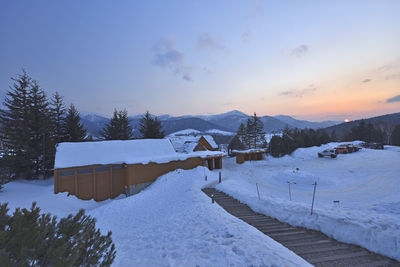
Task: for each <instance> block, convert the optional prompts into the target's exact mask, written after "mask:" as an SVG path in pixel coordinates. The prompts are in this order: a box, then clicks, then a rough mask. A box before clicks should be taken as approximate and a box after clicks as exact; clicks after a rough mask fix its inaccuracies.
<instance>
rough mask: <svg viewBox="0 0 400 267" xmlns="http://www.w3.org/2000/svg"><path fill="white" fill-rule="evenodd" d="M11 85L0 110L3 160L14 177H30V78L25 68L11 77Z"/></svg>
mask: <svg viewBox="0 0 400 267" xmlns="http://www.w3.org/2000/svg"><path fill="white" fill-rule="evenodd" d="M11 80H12V81H13V85H12V87H10V90H9V91H8V92H7V94H6V97H5V100H4V107H5V109H2V110H0V124H2V127H1V133H0V134H1V136H2V141H3V143H4V147H5V150H6V155H5V157H4V160H5V161H7V162H8V163H7V165H8V166H9V167H10V168H11V169H12V170H13V173H14V174H15V176H16V177H30V176H31V169H32V162H31V160H30V157H29V149H30V147H29V143H30V129H29V124H28V121H29V119H30V114H29V112H30V102H29V101H30V98H29V92H30V88H31V86H32V79H31V78H30V77H29V76H28V74H27V73H26V71H25V70H23V72H22V74H20V75H18V76H17V78H11Z"/></svg>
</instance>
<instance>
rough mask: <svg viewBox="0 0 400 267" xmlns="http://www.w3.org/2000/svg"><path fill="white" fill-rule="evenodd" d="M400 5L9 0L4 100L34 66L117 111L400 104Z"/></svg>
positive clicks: (2, 65) (83, 97)
mask: <svg viewBox="0 0 400 267" xmlns="http://www.w3.org/2000/svg"><path fill="white" fill-rule="evenodd" d="M154 6H156V7H157V8H154ZM399 13H400V2H399V1H379V2H377V1H356V0H354V1H343V2H338V1H329V2H323V3H318V2H317V3H310V2H304V1H299V2H281V1H271V2H259V1H249V2H239V1H230V2H218V3H214V2H211V1H207V2H179V1H171V2H168V3H166V2H135V3H131V2H125V1H124V2H118V3H110V2H105V1H96V2H91V1H87V2H86V1H85V2H78V1H68V2H57V3H55V2H52V1H42V2H40V3H38V2H30V1H19V2H11V1H10V2H3V3H2V4H0V25H2V26H3V27H0V34H1V35H2V36H3V37H4V38H3V41H2V42H1V43H0V58H2V60H1V61H0V97H1V98H2V99H1V102H3V99H4V95H5V92H6V91H7V90H8V88H9V86H10V85H11V80H10V77H15V76H16V75H17V74H19V73H21V70H22V68H25V69H26V71H27V72H28V74H29V75H30V76H31V77H32V78H33V79H36V80H38V81H39V84H40V85H41V87H42V88H43V89H45V91H46V92H47V93H48V94H49V95H51V94H53V93H54V92H55V91H56V90H57V91H58V92H59V93H60V94H61V95H62V96H64V98H65V102H66V103H74V104H75V105H76V106H77V108H78V110H79V111H81V113H85V112H87V113H93V114H99V115H101V116H105V117H110V116H111V114H112V112H113V110H114V109H118V110H121V109H126V110H127V111H128V113H129V114H131V115H132V116H133V115H136V114H142V113H143V112H144V111H146V110H149V111H150V112H151V113H152V114H158V116H159V115H162V114H168V115H171V116H185V115H190V114H200V115H191V116H204V115H205V116H206V115H211V114H221V113H225V112H227V111H232V110H239V111H241V112H243V113H245V114H252V113H253V112H256V113H257V115H259V116H277V115H282V114H284V115H288V116H291V117H294V118H296V119H301V120H308V121H326V120H331V121H344V120H346V119H348V120H357V119H362V118H369V117H375V116H380V115H385V114H389V113H396V112H399V111H400V50H399V49H398V47H400V27H399V26H400V16H398V14H399ZM15 14H18V16H16V15H15ZM171 14H172V16H171ZM149 18H151V19H149Z"/></svg>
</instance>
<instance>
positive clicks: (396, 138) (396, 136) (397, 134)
mask: <svg viewBox="0 0 400 267" xmlns="http://www.w3.org/2000/svg"><path fill="white" fill-rule="evenodd" d="M390 142H391V144H392V145H395V146H400V124H398V125H396V127H394V130H393V132H392V135H391V136H390Z"/></svg>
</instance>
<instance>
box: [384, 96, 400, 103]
mask: <svg viewBox="0 0 400 267" xmlns="http://www.w3.org/2000/svg"><path fill="white" fill-rule="evenodd" d="M393 102H400V95H396V96H394V97H392V98H389V99H387V100H386V103H393Z"/></svg>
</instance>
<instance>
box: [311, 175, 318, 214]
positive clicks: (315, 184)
mask: <svg viewBox="0 0 400 267" xmlns="http://www.w3.org/2000/svg"><path fill="white" fill-rule="evenodd" d="M313 185H314V193H313V197H312V204H311V215H312V212H313V209H314V199H315V189H316V188H317V181H315V183H313Z"/></svg>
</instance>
